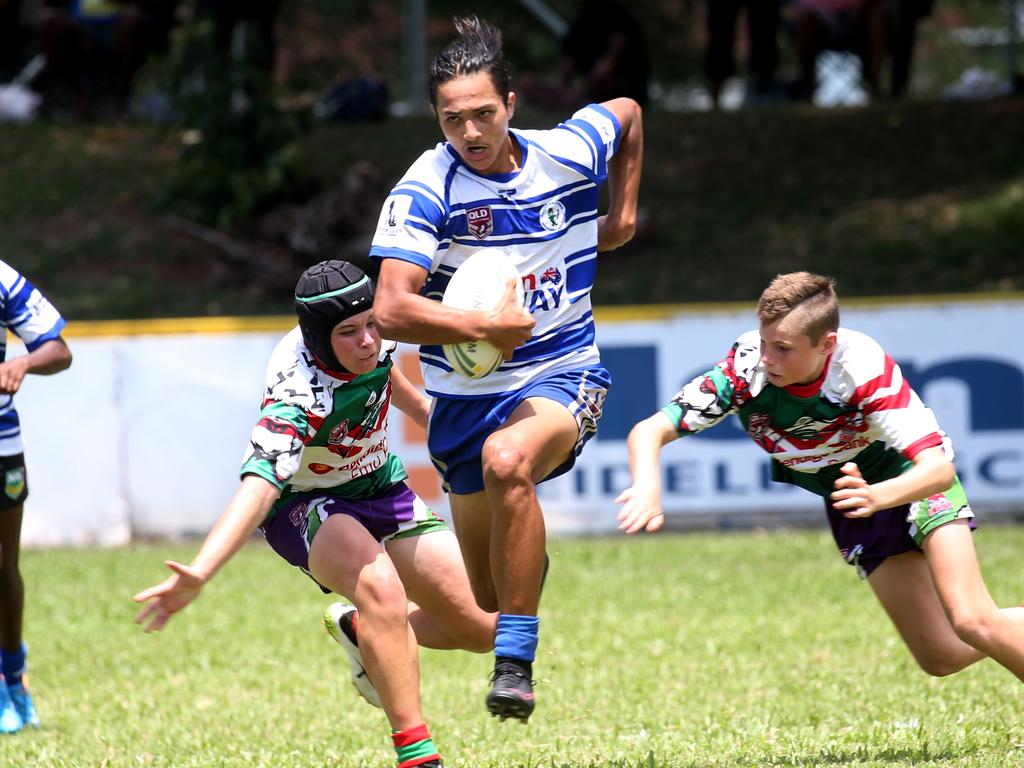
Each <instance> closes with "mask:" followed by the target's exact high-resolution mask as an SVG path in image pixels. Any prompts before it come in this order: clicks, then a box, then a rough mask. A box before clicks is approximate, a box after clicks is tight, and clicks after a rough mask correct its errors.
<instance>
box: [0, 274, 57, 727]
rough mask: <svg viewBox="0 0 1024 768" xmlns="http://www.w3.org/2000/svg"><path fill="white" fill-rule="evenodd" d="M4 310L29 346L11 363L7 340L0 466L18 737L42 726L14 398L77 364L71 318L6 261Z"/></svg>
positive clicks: (3, 574)
mask: <svg viewBox="0 0 1024 768" xmlns="http://www.w3.org/2000/svg"><path fill="white" fill-rule="evenodd" d="M0 312H2V320H0V324H2V325H3V328H4V331H7V330H10V331H12V332H13V333H14V334H15V335H16V336H17V337H18V338H19V339H21V340H22V342H24V344H25V349H26V350H27V351H28V353H27V354H25V355H19V356H18V357H14V358H11V359H10V360H6V359H5V358H6V355H7V344H6V342H5V341H3V340H0V468H2V470H3V473H4V492H3V494H2V495H0V666H2V671H3V677H4V679H3V685H0V733H15V732H16V731H20V730H21V729H22V728H23V727H24V726H26V725H30V726H38V725H39V715H38V714H37V713H36V709H35V706H34V705H33V703H32V697H31V696H30V695H29V692H28V688H27V687H26V685H25V677H24V675H25V666H26V655H27V648H26V646H25V642H24V639H23V637H22V619H23V615H24V612H25V583H24V581H23V579H22V577H21V571H20V569H19V565H18V556H19V554H20V552H21V521H22V517H23V515H24V511H25V499H26V498H28V480H27V477H26V474H25V455H24V447H23V445H22V441H21V426H20V422H19V420H18V413H17V411H15V410H14V400H13V395H15V394H16V393H17V392H18V390H19V389H21V385H22V383H23V382H24V380H25V376H26V375H27V374H30V373H32V374H37V375H43V376H49V375H51V374H54V373H59V372H60V371H63V370H65V369H66V368H67V367H68V366H70V365H71V350H70V349H68V345H67V344H66V343H65V341H64V338H63V337H62V336H61V330H63V328H64V326H65V325H67V323H66V322H65V320H64V318H63V317H61V316H60V313H59V312H57V310H56V309H55V308H54V306H53V305H52V304H51V303H50V302H49V301H47V300H46V297H44V296H43V295H42V294H41V293H40V292H39V291H38V290H36V288H34V287H33V286H32V284H31V283H30V282H29V281H28V280H26V279H25V278H24V277H22V276H21V275H20V274H19V273H18V272H17V271H16V270H14V269H12V268H11V267H9V266H8V265H7V264H5V263H3V262H2V261H0Z"/></svg>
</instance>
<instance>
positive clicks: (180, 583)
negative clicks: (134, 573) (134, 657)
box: [133, 560, 206, 632]
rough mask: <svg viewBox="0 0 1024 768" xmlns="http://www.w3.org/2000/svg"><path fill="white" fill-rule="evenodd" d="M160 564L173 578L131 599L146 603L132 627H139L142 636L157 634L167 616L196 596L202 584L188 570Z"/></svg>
mask: <svg viewBox="0 0 1024 768" xmlns="http://www.w3.org/2000/svg"><path fill="white" fill-rule="evenodd" d="M164 563H165V564H166V565H167V567H168V568H170V569H171V570H172V571H174V575H173V576H170V577H168V578H167V579H164V580H163V581H162V582H160V583H159V584H157V585H156V586H155V587H150V588H149V589H144V590H142V591H141V592H139V594H137V595H136V596H135V597H134V598H133V599H134V600H135V602H136V603H149V604H148V605H146V607H145V608H143V609H142V610H141V611H139V613H138V614H137V615H136V616H135V623H136V624H141V625H142V628H143V629H145V630H146V632H159V631H160V630H161V629H163V627H164V624H166V623H167V622H168V621H169V620H170V618H171V616H173V615H174V614H175V613H177V612H178V611H180V610H181V609H182V608H184V607H185V606H186V605H188V604H189V603H191V602H192V601H193V600H195V599H196V598H197V597H198V596H199V592H200V590H202V588H203V585H204V584H205V583H206V579H205V578H204V577H203V575H202V574H201V573H199V571H197V570H195V569H194V568H192V567H190V566H187V565H183V564H181V563H176V562H174V561H173V560H165V561H164ZM150 601H152V602H150ZM147 620H149V624H148V625H147V624H146V621H147Z"/></svg>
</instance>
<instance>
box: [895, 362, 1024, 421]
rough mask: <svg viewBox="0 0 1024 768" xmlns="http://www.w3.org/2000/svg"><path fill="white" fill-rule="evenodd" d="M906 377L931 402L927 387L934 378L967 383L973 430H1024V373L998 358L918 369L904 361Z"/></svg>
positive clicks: (901, 366)
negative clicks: (926, 390) (926, 393)
mask: <svg viewBox="0 0 1024 768" xmlns="http://www.w3.org/2000/svg"><path fill="white" fill-rule="evenodd" d="M900 368H902V369H903V376H904V377H905V378H906V379H907V381H909V382H910V386H912V387H913V388H914V389H915V390H916V391H917V393H918V394H919V395H921V398H922V399H923V400H924V401H925V402H926V403H927V402H928V399H927V398H926V397H925V396H924V388H925V387H926V386H927V385H928V384H930V383H931V382H933V381H936V380H941V379H956V380H957V381H962V382H963V383H964V384H966V385H967V391H968V393H969V404H968V405H969V409H970V410H969V413H970V417H971V420H970V425H971V429H972V430H974V431H976V432H991V431H995V430H1004V429H1024V372H1022V371H1021V369H1020V368H1018V367H1016V366H1013V365H1010V364H1008V363H1004V362H1000V361H998V360H986V359H984V358H976V357H975V358H962V359H957V360H950V361H949V362H946V363H940V364H938V365H933V366H929V367H927V368H918V367H917V366H916V365H914V364H913V363H904V362H901V363H900Z"/></svg>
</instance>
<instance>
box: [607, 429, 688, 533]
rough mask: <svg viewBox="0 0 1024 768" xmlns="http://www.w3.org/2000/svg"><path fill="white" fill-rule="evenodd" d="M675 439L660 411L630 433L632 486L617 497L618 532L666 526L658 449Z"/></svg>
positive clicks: (674, 431)
mask: <svg viewBox="0 0 1024 768" xmlns="http://www.w3.org/2000/svg"><path fill="white" fill-rule="evenodd" d="M677 437H678V435H677V434H676V430H675V427H674V426H673V425H672V422H671V421H670V420H669V418H668V416H666V415H665V414H664V413H661V412H660V411H659V412H658V413H655V414H654V415H652V416H650V417H648V418H646V419H644V420H643V421H641V422H638V423H637V424H636V426H634V427H633V429H631V430H630V432H629V438H628V440H627V445H628V446H629V472H630V476H631V477H632V479H633V484H632V485H631V486H630V487H629V488H627V489H626V490H624V491H623V492H622V493H620V494H619V496H618V498H616V499H615V501H616V503H619V504H622V509H621V510H619V514H618V520H619V528H620V529H622V530H623V531H625V532H626V533H636V532H637V531H656V530H658V529H659V528H661V526H662V525H664V523H665V516H664V514H663V512H662V509H661V475H660V474H659V473H660V471H661V470H660V468H661V464H660V463H659V461H658V459H659V456H660V454H661V448H662V446H664V445H667V444H668V443H671V442H672V441H673V440H675V439H676V438H677Z"/></svg>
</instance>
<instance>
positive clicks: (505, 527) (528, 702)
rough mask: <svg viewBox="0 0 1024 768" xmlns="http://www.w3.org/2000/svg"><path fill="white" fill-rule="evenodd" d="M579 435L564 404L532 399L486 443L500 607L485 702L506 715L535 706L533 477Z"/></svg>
mask: <svg viewBox="0 0 1024 768" xmlns="http://www.w3.org/2000/svg"><path fill="white" fill-rule="evenodd" d="M578 437H579V427H578V426H577V424H576V421H575V419H574V418H573V417H572V415H571V414H570V413H569V411H568V409H566V408H565V407H564V406H563V405H560V404H559V403H556V402H554V401H552V400H547V399H544V398H530V399H528V400H526V401H525V402H523V403H522V404H521V405H520V406H519V407H518V408H516V410H515V411H513V413H512V416H511V417H510V418H509V420H508V421H507V422H506V423H505V424H504V425H503V426H502V427H501V428H500V429H498V430H497V431H495V432H494V433H493V434H491V435H490V437H488V438H487V440H486V441H485V442H484V447H483V452H482V456H481V458H482V462H483V470H484V484H485V487H486V491H487V498H488V500H489V501H490V507H491V514H492V518H491V526H492V531H491V541H490V553H491V572H492V574H493V576H494V584H495V590H496V592H497V595H498V605H499V609H500V615H499V618H498V632H497V635H496V638H495V649H494V653H495V670H494V675H493V677H492V686H491V691H490V693H489V694H488V696H487V706H488V709H489V710H490V711H491V714H493V715H495V716H498V717H501V718H503V719H504V718H506V717H516V718H518V719H520V720H523V721H526V720H527V719H528V718H529V716H530V714H531V713H532V712H533V707H534V697H533V681H532V679H531V678H532V673H533V658H534V654H535V650H536V645H537V630H538V624H539V619H537V609H538V605H539V603H540V589H541V583H542V580H543V575H544V545H545V538H546V532H545V528H544V516H543V514H542V512H541V508H540V504H539V503H538V501H537V490H536V483H538V482H540V481H541V480H543V479H544V478H545V477H546V476H547V475H548V474H550V473H551V472H552V471H553V470H554V469H556V468H557V467H558V466H559V465H560V464H562V463H564V462H565V461H566V460H567V459H568V457H569V456H570V455H571V454H570V452H571V451H572V450H573V448H574V446H575V444H576V440H577V438H578Z"/></svg>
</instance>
